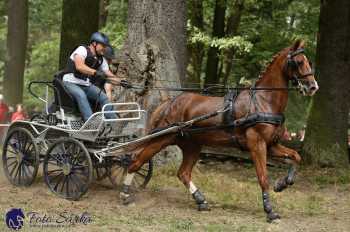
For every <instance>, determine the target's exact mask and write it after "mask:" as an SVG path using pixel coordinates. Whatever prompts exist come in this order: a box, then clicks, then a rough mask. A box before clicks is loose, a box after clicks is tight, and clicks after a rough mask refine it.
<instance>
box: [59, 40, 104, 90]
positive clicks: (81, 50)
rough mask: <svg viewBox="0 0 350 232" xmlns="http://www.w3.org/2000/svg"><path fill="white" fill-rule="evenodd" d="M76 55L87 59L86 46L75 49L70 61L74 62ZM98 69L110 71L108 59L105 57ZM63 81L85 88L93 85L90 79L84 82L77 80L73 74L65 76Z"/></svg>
mask: <svg viewBox="0 0 350 232" xmlns="http://www.w3.org/2000/svg"><path fill="white" fill-rule="evenodd" d="M75 55H79V56H81V57H83V58H84V59H85V58H86V57H87V50H86V48H85V47H84V46H79V47H78V48H77V49H75V50H74V51H73V52H72V54H71V55H70V57H69V59H71V60H73V61H74V56H75ZM98 69H99V70H102V71H104V72H106V71H108V70H109V66H108V63H107V61H106V59H105V58H104V57H103V61H102V64H101V66H100V67H99V68H98ZM63 81H67V82H71V83H74V84H78V85H85V86H89V85H91V83H90V80H89V79H86V80H83V79H79V78H76V77H75V76H74V74H73V73H67V74H65V75H64V76H63Z"/></svg>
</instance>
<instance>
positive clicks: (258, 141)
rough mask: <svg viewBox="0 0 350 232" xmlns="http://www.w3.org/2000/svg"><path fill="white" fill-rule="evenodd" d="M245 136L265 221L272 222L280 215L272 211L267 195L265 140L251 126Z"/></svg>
mask: <svg viewBox="0 0 350 232" xmlns="http://www.w3.org/2000/svg"><path fill="white" fill-rule="evenodd" d="M246 136H247V146H248V149H249V151H250V153H251V156H252V160H253V161H254V165H255V170H256V174H257V176H258V180H259V184H260V187H261V190H262V200H263V206H264V211H265V213H266V216H267V221H268V222H272V221H273V220H275V219H279V218H280V216H279V215H278V214H277V213H275V212H273V210H272V205H271V202H270V197H269V183H268V177H267V167H266V156H267V149H266V142H265V140H264V139H263V138H262V137H261V136H260V135H259V133H257V132H256V131H255V130H254V129H253V128H249V129H248V130H247V133H246Z"/></svg>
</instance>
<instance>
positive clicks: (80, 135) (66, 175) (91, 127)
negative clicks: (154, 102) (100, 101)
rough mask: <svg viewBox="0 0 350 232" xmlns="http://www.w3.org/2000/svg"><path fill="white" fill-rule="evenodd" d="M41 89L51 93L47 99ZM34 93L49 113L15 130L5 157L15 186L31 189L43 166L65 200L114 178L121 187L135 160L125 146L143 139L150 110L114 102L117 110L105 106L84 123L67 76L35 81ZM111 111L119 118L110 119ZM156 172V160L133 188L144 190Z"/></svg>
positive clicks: (8, 138) (15, 126)
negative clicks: (99, 182) (40, 167)
mask: <svg viewBox="0 0 350 232" xmlns="http://www.w3.org/2000/svg"><path fill="white" fill-rule="evenodd" d="M43 87H44V88H43ZM35 88H36V90H38V88H41V89H45V93H44V96H41V95H38V94H37V93H35V91H34V89H35ZM28 90H29V93H31V95H32V96H33V97H35V98H37V99H39V100H41V101H42V102H43V103H44V104H45V109H44V112H42V113H38V114H35V115H34V116H32V117H31V118H30V120H27V121H15V122H13V123H12V124H11V125H10V126H9V129H8V132H7V135H6V138H5V141H4V144H3V155H2V162H3V170H4V173H5V175H6V177H7V179H8V180H9V181H10V182H11V183H12V184H13V185H15V186H30V185H31V184H32V183H33V182H34V180H35V178H36V176H37V173H38V170H39V166H40V164H41V163H42V164H43V165H42V167H43V169H42V172H43V176H44V180H45V183H46V184H47V186H48V187H49V189H50V190H51V191H52V192H53V193H55V194H57V195H58V196H60V197H63V198H65V199H70V200H78V199H79V198H80V197H82V196H83V195H84V194H85V193H86V192H87V190H88V187H89V185H90V183H91V182H92V181H93V180H102V179H105V178H108V179H109V180H110V182H111V183H112V185H113V186H120V185H121V184H122V181H123V177H124V176H125V174H126V171H127V167H128V165H129V163H130V160H131V155H130V154H128V153H126V150H125V148H127V147H128V146H129V145H130V144H132V143H133V141H135V140H137V139H139V138H140V137H141V136H142V134H143V131H144V127H145V123H146V120H145V117H146V111H144V110H142V109H141V107H140V105H139V104H138V103H136V102H122V103H110V104H108V105H110V106H112V107H113V108H112V110H109V111H108V110H106V107H107V105H105V106H103V107H102V108H101V107H100V109H99V110H98V111H97V112H95V113H93V115H91V117H90V118H89V119H88V120H87V121H85V122H83V121H82V118H81V117H80V114H79V110H78V108H77V105H76V103H75V100H74V99H73V97H72V96H71V95H70V94H69V93H68V92H67V91H66V89H65V87H64V85H63V82H62V74H61V73H58V74H56V75H55V78H54V80H53V81H51V82H45V81H34V82H31V83H30V84H29V85H28ZM52 95H53V101H52V102H51V103H50V96H52ZM91 104H94V103H91ZM108 113H114V114H116V115H117V118H116V119H107V118H106V117H105V115H106V114H108ZM152 170H153V162H152V160H150V161H148V162H147V163H146V164H145V165H143V167H142V169H140V170H139V171H138V172H137V173H136V175H135V177H134V178H133V182H132V186H133V187H134V188H144V187H145V186H146V185H147V183H148V182H149V181H150V179H151V176H152Z"/></svg>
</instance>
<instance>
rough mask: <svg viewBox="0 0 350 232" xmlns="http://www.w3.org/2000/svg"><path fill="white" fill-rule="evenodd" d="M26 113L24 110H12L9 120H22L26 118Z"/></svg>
mask: <svg viewBox="0 0 350 232" xmlns="http://www.w3.org/2000/svg"><path fill="white" fill-rule="evenodd" d="M26 117H27V116H26V115H25V113H24V112H17V111H16V112H14V113H13V114H12V116H11V122H14V121H17V120H24V119H26Z"/></svg>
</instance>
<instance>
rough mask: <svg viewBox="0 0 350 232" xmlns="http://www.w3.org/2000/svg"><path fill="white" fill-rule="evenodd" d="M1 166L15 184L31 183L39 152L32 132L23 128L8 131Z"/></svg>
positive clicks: (36, 167)
mask: <svg viewBox="0 0 350 232" xmlns="http://www.w3.org/2000/svg"><path fill="white" fill-rule="evenodd" d="M2 158H3V159H2V161H3V167H4V172H5V175H6V177H7V178H8V180H9V181H10V182H11V183H12V184H14V185H16V186H29V185H31V184H32V183H33V181H34V179H35V177H36V174H37V172H38V166H39V154H38V148H37V145H36V144H35V142H34V137H33V136H32V134H31V133H30V132H29V131H28V130H27V129H24V128H16V129H13V130H11V131H10V132H9V134H8V136H7V138H6V140H5V143H4V148H3V156H2Z"/></svg>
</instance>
